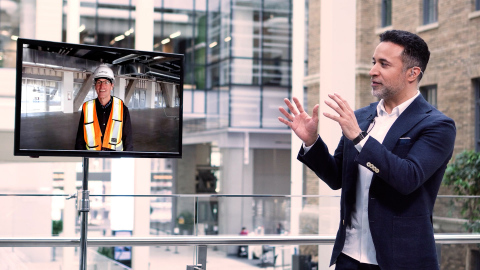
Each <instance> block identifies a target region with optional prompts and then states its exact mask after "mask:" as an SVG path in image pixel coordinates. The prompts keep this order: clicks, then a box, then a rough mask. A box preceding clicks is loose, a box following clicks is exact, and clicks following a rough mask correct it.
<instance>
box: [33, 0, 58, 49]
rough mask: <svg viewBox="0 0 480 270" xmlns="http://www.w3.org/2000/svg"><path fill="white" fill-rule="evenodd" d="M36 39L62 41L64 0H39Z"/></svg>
mask: <svg viewBox="0 0 480 270" xmlns="http://www.w3.org/2000/svg"><path fill="white" fill-rule="evenodd" d="M35 16H36V23H35V37H36V39H41V40H49V41H62V25H63V23H62V21H63V1H52V0H37V5H36V13H35Z"/></svg>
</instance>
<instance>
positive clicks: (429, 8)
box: [423, 0, 438, 25]
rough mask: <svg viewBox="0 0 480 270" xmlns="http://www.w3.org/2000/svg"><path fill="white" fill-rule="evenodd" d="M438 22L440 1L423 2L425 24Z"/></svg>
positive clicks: (424, 0)
mask: <svg viewBox="0 0 480 270" xmlns="http://www.w3.org/2000/svg"><path fill="white" fill-rule="evenodd" d="M436 22H438V0H423V24H424V25H427V24H431V23H436Z"/></svg>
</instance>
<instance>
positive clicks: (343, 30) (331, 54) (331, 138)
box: [318, 0, 356, 269]
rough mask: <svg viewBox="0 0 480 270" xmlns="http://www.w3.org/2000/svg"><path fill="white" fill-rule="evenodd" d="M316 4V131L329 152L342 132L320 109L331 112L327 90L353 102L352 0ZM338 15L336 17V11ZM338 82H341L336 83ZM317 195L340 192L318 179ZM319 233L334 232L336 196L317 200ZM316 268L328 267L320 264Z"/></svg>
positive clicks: (325, 250) (324, 257)
mask: <svg viewBox="0 0 480 270" xmlns="http://www.w3.org/2000/svg"><path fill="white" fill-rule="evenodd" d="M320 3H321V7H320V48H321V50H320V94H319V99H320V100H319V104H320V110H319V119H320V122H319V131H320V136H322V139H323V140H324V141H325V143H326V144H327V145H328V148H329V150H330V152H331V153H332V154H333V151H334V150H335V148H336V147H337V145H338V141H339V139H340V137H341V135H342V133H341V129H340V126H339V125H338V123H337V122H335V121H332V120H330V119H328V118H326V117H324V116H323V112H329V113H332V112H333V113H335V112H334V111H333V110H332V109H331V108H330V107H328V106H327V105H326V104H325V103H324V101H325V100H327V99H328V100H330V99H329V98H328V94H329V93H335V92H336V93H339V94H340V95H341V96H342V97H343V98H344V99H345V100H347V102H348V103H349V104H350V106H351V107H353V106H354V105H355V17H356V1H351V0H335V1H334V0H321V2H320ZM339 10H341V11H342V16H338V11H339ZM339 82H341V83H339ZM319 195H320V196H322V195H323V196H333V195H340V191H333V190H331V189H330V188H329V187H328V186H327V185H326V184H325V183H323V182H322V181H320V185H319ZM319 204H320V209H319V233H320V234H335V233H336V232H337V229H338V224H339V222H340V221H339V212H340V203H339V199H338V198H325V197H323V198H320V199H319ZM331 251H332V246H325V245H321V246H319V249H318V255H319V257H318V261H319V262H329V261H330V255H331ZM319 269H328V264H325V263H323V264H320V265H319Z"/></svg>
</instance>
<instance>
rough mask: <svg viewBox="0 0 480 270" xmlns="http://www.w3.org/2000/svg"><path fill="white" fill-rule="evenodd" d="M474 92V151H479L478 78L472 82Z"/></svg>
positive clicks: (479, 94)
mask: <svg viewBox="0 0 480 270" xmlns="http://www.w3.org/2000/svg"><path fill="white" fill-rule="evenodd" d="M473 90H474V91H475V140H476V142H475V150H476V151H477V152H478V151H480V78H477V79H474V80H473Z"/></svg>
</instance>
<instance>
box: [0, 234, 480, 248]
mask: <svg viewBox="0 0 480 270" xmlns="http://www.w3.org/2000/svg"><path fill="white" fill-rule="evenodd" d="M334 241H335V236H334V235H325V236H321V235H311V236H248V237H246V236H175V237H91V238H88V239H87V243H88V246H97V247H107V246H209V245H329V244H333V243H334ZM435 241H436V242H437V243H438V244H480V234H462V233H458V234H449V233H445V234H444V233H438V234H435ZM79 244H80V239H79V238H68V237H45V238H19V237H15V238H13V237H1V238H0V247H78V245H79Z"/></svg>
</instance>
